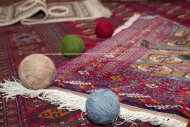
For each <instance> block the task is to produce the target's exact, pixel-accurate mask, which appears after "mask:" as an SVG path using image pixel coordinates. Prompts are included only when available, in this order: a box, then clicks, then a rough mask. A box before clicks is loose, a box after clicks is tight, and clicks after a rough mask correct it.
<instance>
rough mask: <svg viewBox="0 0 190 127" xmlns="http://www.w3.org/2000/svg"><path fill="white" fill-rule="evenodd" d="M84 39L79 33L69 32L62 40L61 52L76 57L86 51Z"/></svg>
mask: <svg viewBox="0 0 190 127" xmlns="http://www.w3.org/2000/svg"><path fill="white" fill-rule="evenodd" d="M84 47H85V46H84V41H83V40H82V38H81V37H80V36H78V35H74V34H69V35H66V36H64V37H63V38H62V40H61V53H62V54H63V55H65V56H66V57H68V58H74V57H76V56H78V55H80V54H81V53H82V52H83V51H84Z"/></svg>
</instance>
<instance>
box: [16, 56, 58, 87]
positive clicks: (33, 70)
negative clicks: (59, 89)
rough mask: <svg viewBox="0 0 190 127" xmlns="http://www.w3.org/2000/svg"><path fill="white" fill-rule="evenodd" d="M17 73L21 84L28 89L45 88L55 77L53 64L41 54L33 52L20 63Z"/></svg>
mask: <svg viewBox="0 0 190 127" xmlns="http://www.w3.org/2000/svg"><path fill="white" fill-rule="evenodd" d="M18 74H19V78H20V81H21V83H22V85H23V86H25V87H26V88H28V89H34V90H37V89H43V88H47V87H48V86H49V85H50V84H51V83H52V82H53V80H54V78H55V65H54V63H53V62H52V61H51V59H50V58H49V57H47V56H44V55H42V54H33V55H29V56H27V57H25V58H24V60H23V61H22V62H21V63H20V66H19V69H18Z"/></svg>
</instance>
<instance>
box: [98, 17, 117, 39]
mask: <svg viewBox="0 0 190 127" xmlns="http://www.w3.org/2000/svg"><path fill="white" fill-rule="evenodd" d="M114 30H115V26H114V25H113V23H112V22H110V21H109V20H105V19H104V20H103V19H102V20H100V21H99V22H98V23H97V25H96V29H95V34H96V37H98V38H104V39H107V38H110V37H111V36H112V34H113V32H114Z"/></svg>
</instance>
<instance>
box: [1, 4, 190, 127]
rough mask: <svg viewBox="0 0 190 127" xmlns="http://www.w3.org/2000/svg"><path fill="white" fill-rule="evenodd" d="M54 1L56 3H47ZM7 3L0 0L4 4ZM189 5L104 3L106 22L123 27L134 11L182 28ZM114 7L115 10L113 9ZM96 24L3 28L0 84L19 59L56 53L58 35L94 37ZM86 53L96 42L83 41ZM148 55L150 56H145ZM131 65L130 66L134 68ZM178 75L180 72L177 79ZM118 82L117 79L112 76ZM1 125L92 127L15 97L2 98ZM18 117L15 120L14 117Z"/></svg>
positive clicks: (143, 126)
mask: <svg viewBox="0 0 190 127" xmlns="http://www.w3.org/2000/svg"><path fill="white" fill-rule="evenodd" d="M48 1H49V2H53V1H55V0H48ZM6 2H7V3H8V2H9V3H10V1H3V0H2V1H1V2H0V4H2V5H6V4H7V3H6ZM189 4H190V2H189V1H188V0H182V1H175V2H149V3H144V2H140V3H137V2H130V3H127V4H125V3H105V5H106V6H108V7H109V8H110V9H111V10H112V12H113V15H112V17H111V18H110V19H109V20H110V21H112V22H113V23H114V24H115V25H116V26H120V25H121V24H123V23H124V22H125V21H126V20H127V19H128V18H129V17H130V16H132V15H133V14H134V13H135V12H140V13H141V14H142V15H147V14H151V15H155V14H160V15H162V16H164V17H167V18H169V19H171V20H175V21H177V22H179V23H180V24H182V25H185V26H188V27H189V26H190V8H189V6H188V5H189ZM116 6H117V7H116ZM98 21H99V19H97V20H91V21H76V22H65V23H53V24H43V25H34V26H22V25H19V24H16V25H14V26H9V27H2V28H1V29H0V72H1V73H0V81H3V79H9V78H11V76H14V77H16V78H18V75H17V69H18V66H19V63H20V62H21V60H22V59H23V58H24V57H25V56H27V55H29V54H32V53H57V52H59V50H60V49H59V41H60V38H61V36H63V35H65V34H69V33H75V34H79V35H84V36H90V37H94V36H95V35H94V28H95V26H96V23H97V22H98ZM84 40H85V43H86V50H89V49H91V48H92V47H94V46H95V45H96V44H97V43H99V42H100V41H99V40H94V39H86V38H84ZM147 55H149V54H147ZM144 57H145V59H146V58H147V57H146V55H145V56H144ZM51 58H52V60H53V61H54V63H55V64H56V67H60V66H62V65H65V64H66V63H67V62H68V61H70V59H67V58H65V57H60V56H51ZM136 64H138V63H134V65H133V66H132V68H133V67H135V66H137V65H136ZM180 74H181V73H179V76H180ZM113 78H114V79H116V80H117V79H118V78H117V77H113ZM0 103H1V104H0V126H2V127H3V126H5V127H7V126H12V127H22V126H23V127H29V126H30V127H39V126H44V127H48V126H50V127H58V126H59V127H62V126H65V127H70V126H72V127H76V126H77V127H80V126H88V127H94V126H96V125H94V124H93V123H91V122H90V121H89V120H88V119H86V118H85V120H83V119H82V118H81V112H80V111H75V112H68V111H66V110H57V109H56V106H55V105H50V104H49V103H47V102H45V101H42V100H39V99H37V98H33V99H31V98H23V97H20V96H18V97H17V99H16V100H8V101H7V102H6V100H4V99H3V98H2V95H1V100H0ZM16 116H17V117H16ZM121 126H125V127H152V126H153V125H150V124H149V123H143V122H141V121H135V122H134V123H127V122H126V123H125V124H123V125H121Z"/></svg>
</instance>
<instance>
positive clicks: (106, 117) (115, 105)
mask: <svg viewBox="0 0 190 127" xmlns="http://www.w3.org/2000/svg"><path fill="white" fill-rule="evenodd" d="M119 112H120V103H119V100H118V98H117V96H116V94H115V93H113V92H112V91H110V90H108V89H99V90H97V91H94V92H92V93H91V94H90V95H89V97H88V99H87V101H86V113H87V116H88V118H89V119H90V120H91V121H92V122H94V123H95V124H103V125H108V124H110V123H113V122H114V120H115V119H116V118H117V117H118V115H119Z"/></svg>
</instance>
